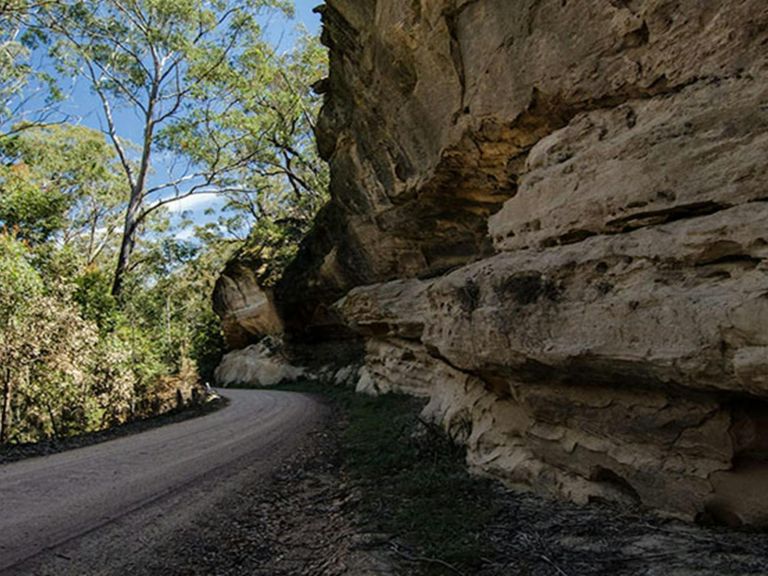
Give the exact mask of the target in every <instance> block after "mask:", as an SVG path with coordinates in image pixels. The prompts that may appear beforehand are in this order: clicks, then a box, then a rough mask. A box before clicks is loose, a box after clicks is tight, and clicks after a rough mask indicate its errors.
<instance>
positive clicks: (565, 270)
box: [245, 0, 768, 524]
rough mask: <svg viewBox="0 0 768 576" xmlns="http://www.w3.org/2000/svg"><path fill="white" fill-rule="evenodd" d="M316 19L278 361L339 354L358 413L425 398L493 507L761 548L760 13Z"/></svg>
mask: <svg viewBox="0 0 768 576" xmlns="http://www.w3.org/2000/svg"><path fill="white" fill-rule="evenodd" d="M322 12H323V18H324V22H325V30H324V35H323V37H324V41H325V42H326V44H327V45H328V46H329V47H330V50H331V73H330V78H329V81H328V82H327V85H328V88H329V92H328V96H327V102H326V105H325V108H324V112H323V114H322V117H321V118H320V120H319V123H318V142H319V146H320V149H321V152H322V154H323V155H324V156H325V157H326V158H327V159H328V160H329V161H330V164H331V171H332V182H331V194H332V202H331V203H330V205H329V206H328V207H327V208H326V209H325V210H324V212H323V213H322V214H321V217H320V218H319V220H318V224H317V226H316V228H315V231H314V232H313V233H312V234H311V235H310V237H309V238H308V240H307V241H306V242H305V244H304V246H303V248H302V250H301V252H300V254H299V257H298V258H297V260H296V261H295V262H294V264H293V265H292V266H290V267H289V268H288V270H287V271H286V273H285V274H284V276H283V278H282V280H281V281H280V282H278V284H277V286H276V289H275V302H276V306H277V308H278V310H279V314H280V317H281V321H282V324H283V325H284V326H285V327H286V330H287V334H288V336H289V339H291V340H292V341H294V342H301V343H302V344H304V345H306V344H310V345H311V344H312V343H313V342H316V341H318V340H319V339H321V338H326V339H327V338H328V337H329V336H331V335H333V336H334V337H338V336H339V335H344V336H349V335H350V334H354V335H356V336H357V337H358V338H361V339H363V340H364V342H365V345H364V349H365V354H364V356H365V358H364V360H365V367H364V369H363V370H362V372H361V377H360V382H359V386H358V387H359V388H360V389H361V390H366V391H371V392H381V391H387V390H401V391H407V392H409V393H413V394H417V395H420V396H425V397H429V398H430V404H429V406H428V408H427V415H428V416H430V417H431V418H433V419H435V420H436V421H439V422H441V423H442V424H443V426H444V427H445V428H446V430H448V431H449V432H450V433H451V434H452V435H453V436H454V437H455V438H456V439H457V440H459V441H462V442H465V443H466V444H467V446H468V448H469V460H470V463H471V464H472V465H473V466H474V467H475V468H476V469H477V470H479V471H482V472H485V473H490V474H494V475H496V476H498V477H501V478H503V479H505V480H506V481H507V482H508V483H509V484H510V485H513V486H516V487H521V488H528V489H534V490H537V491H541V492H547V493H550V494H554V495H558V496H564V497H567V498H571V499H574V500H576V501H580V502H584V501H588V500H589V499H591V498H596V497H599V498H611V499H618V500H630V501H634V502H640V503H643V504H645V505H648V506H651V507H654V508H657V509H660V510H663V511H666V512H670V513H673V514H679V515H683V516H686V517H689V518H693V517H712V518H715V519H717V520H721V521H726V522H729V523H733V524H739V523H753V524H768V499H766V498H765V495H764V487H765V486H766V485H768V424H767V422H768V163H767V162H766V158H768V6H767V5H766V4H765V2H763V1H762V0H729V1H726V2H718V3H713V2H699V1H697V0H674V1H673V0H631V1H628V0H627V1H624V0H622V1H599V2H598V1H594V0H585V1H583V2H573V1H564V0H563V1H561V0H556V1H555V0H552V1H549V0H546V1H541V0H416V1H411V0H389V1H387V2H384V1H376V0H328V2H327V5H326V6H324V7H323V8H322ZM246 300H247V299H246ZM245 307H246V308H247V305H246V306H245Z"/></svg>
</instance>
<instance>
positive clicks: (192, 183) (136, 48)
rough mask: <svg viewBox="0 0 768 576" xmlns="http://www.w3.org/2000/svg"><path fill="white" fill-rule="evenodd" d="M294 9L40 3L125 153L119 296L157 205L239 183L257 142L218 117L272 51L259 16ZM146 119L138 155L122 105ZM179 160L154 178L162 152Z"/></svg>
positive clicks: (69, 66)
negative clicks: (123, 123)
mask: <svg viewBox="0 0 768 576" xmlns="http://www.w3.org/2000/svg"><path fill="white" fill-rule="evenodd" d="M265 8H272V9H282V10H284V11H286V12H287V11H289V10H290V8H289V3H287V2H286V1H285V0H249V1H238V0H107V1H103V2H93V1H90V2H84V1H73V0H70V1H64V2H61V3H60V4H56V5H53V6H51V7H49V8H46V9H41V10H40V12H39V14H40V21H41V22H42V24H43V25H44V26H45V27H46V28H47V29H49V30H52V31H53V33H54V34H55V35H57V36H58V37H59V39H60V40H59V41H58V42H57V43H56V44H55V48H54V51H53V53H54V55H55V56H56V57H57V58H58V61H59V63H60V66H61V70H62V72H67V73H77V74H80V75H82V76H83V77H84V78H85V79H86V80H87V81H88V82H89V84H90V86H91V88H92V89H93V91H94V92H95V93H96V95H97V96H98V98H99V100H100V102H101V105H102V115H103V129H104V131H105V133H106V134H107V135H108V137H109V139H110V140H111V143H112V145H113V146H114V148H115V151H116V153H117V155H118V157H119V160H120V163H121V166H122V170H123V173H124V179H125V184H126V189H127V191H128V193H127V196H128V201H127V207H126V210H125V215H124V222H123V226H122V240H121V246H120V250H119V254H118V259H117V264H116V269H115V274H114V283H113V289H112V291H113V294H115V295H116V296H119V295H120V293H121V291H122V288H123V284H124V277H125V274H126V272H127V270H128V268H129V265H130V260H131V257H132V255H133V252H134V249H135V246H136V241H137V234H138V230H139V227H140V225H141V223H142V221H143V220H144V219H146V218H147V217H148V216H149V215H150V214H151V213H152V212H153V211H155V210H157V209H159V208H160V207H162V206H164V205H167V204H168V203H170V202H172V201H174V200H177V199H180V198H183V197H186V196H190V195H192V194H197V193H201V192H211V191H214V192H220V191H225V190H227V189H232V188H233V187H234V188H241V186H238V185H236V184H233V182H232V180H231V179H229V178H228V177H229V176H231V175H232V174H233V173H235V172H236V171H237V170H238V169H240V168H241V167H243V166H244V165H245V164H246V163H247V161H248V160H249V158H250V157H251V155H252V154H253V151H252V150H249V149H248V146H246V145H245V144H244V138H245V135H244V134H243V133H242V132H241V131H232V130H228V126H227V125H226V124H222V123H221V122H220V120H221V119H222V118H226V117H227V115H229V114H231V113H232V112H233V111H234V110H237V109H239V108H241V107H242V104H243V102H244V100H246V99H247V97H246V96H244V94H243V92H242V90H241V89H242V87H243V86H242V84H239V83H238V81H237V79H238V78H239V77H240V76H241V75H242V70H243V68H250V69H253V68H255V67H257V66H260V65H261V64H262V63H263V62H262V61H263V59H264V58H268V57H269V55H270V54H271V51H270V50H269V49H268V48H267V45H266V43H265V42H264V41H263V40H262V38H261V31H260V28H259V25H258V23H257V14H258V13H259V11H260V10H262V9H265ZM126 110H129V111H130V113H132V114H134V115H135V116H136V117H138V119H139V124H140V126H139V128H140V129H139V130H138V131H137V132H138V133H139V134H137V135H138V138H137V139H138V154H137V155H136V156H135V157H133V156H132V155H131V153H130V150H129V148H128V145H127V142H128V141H129V139H130V134H126V133H121V131H120V129H119V123H118V121H117V119H116V115H117V114H118V113H121V112H122V113H126ZM163 150H166V151H171V152H173V153H175V154H177V155H179V157H180V158H183V159H184V162H183V166H182V165H181V162H175V163H174V164H173V166H171V168H170V170H169V174H168V175H167V178H163V179H162V180H158V179H157V178H151V171H152V165H153V159H154V157H155V156H156V155H157V153H158V152H161V151H163Z"/></svg>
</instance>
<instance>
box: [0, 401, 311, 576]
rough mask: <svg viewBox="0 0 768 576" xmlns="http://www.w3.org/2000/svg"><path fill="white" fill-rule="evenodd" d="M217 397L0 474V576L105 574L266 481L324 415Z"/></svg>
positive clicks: (304, 405)
mask: <svg viewBox="0 0 768 576" xmlns="http://www.w3.org/2000/svg"><path fill="white" fill-rule="evenodd" d="M225 396H226V397H227V398H229V399H230V401H231V402H230V404H229V406H227V407H226V408H224V409H222V410H219V411H217V412H214V413H213V414H209V415H207V416H204V417H201V418H196V419H192V420H187V421H185V422H181V423H179V424H174V425H171V426H167V427H163V428H157V429H154V430H151V431H148V432H144V433H141V434H137V435H134V436H129V437H126V438H121V439H118V440H113V441H110V442H105V443H103V444H98V445H95V446H90V447H88V448H81V449H78V450H72V451H70V452H64V453H61V454H56V455H53V456H47V457H44V458H36V459H31V460H26V461H22V462H18V463H14V464H6V465H3V466H0V574H2V575H3V576H6V575H22V574H23V575H25V576H27V575H47V574H57V575H63V574H111V573H112V572H111V571H110V566H111V565H114V563H115V562H114V560H115V559H116V558H118V557H119V558H120V559H121V560H122V561H124V559H125V558H126V557H133V558H136V559H139V558H140V557H141V555H142V554H147V553H151V550H152V549H155V548H157V547H158V546H160V545H162V542H163V541H164V540H167V539H169V538H171V537H172V535H173V534H174V532H176V530H177V529H178V528H179V527H183V526H184V525H185V522H186V520H188V519H189V518H192V517H194V516H196V515H200V514H205V513H206V511H207V510H213V509H215V508H216V506H217V504H218V503H219V502H220V501H221V500H222V499H223V498H224V497H225V496H226V495H227V494H230V493H232V492H233V491H236V490H237V489H238V487H239V486H240V485H241V484H243V483H244V482H250V483H252V482H253V480H254V477H258V476H263V477H265V478H266V477H267V476H269V475H270V474H271V473H272V472H273V471H274V470H275V469H276V467H277V466H278V465H279V464H280V462H281V461H282V460H283V459H284V458H285V457H287V456H288V455H290V454H291V453H292V451H293V450H295V449H296V447H297V446H298V445H299V444H300V443H301V442H302V440H303V438H304V437H305V436H306V434H307V433H308V432H309V431H311V430H312V429H313V428H315V427H316V426H317V425H318V424H319V423H320V421H321V420H322V417H323V414H324V408H323V407H322V405H320V404H319V403H318V402H317V401H316V400H314V399H313V398H311V397H309V396H305V395H301V394H291V393H286V392H266V391H237V390H229V391H226V392H225Z"/></svg>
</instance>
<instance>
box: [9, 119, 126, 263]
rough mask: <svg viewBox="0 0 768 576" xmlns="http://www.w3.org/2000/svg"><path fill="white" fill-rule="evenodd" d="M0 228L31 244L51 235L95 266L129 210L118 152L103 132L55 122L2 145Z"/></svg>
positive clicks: (85, 261) (18, 134)
mask: <svg viewBox="0 0 768 576" xmlns="http://www.w3.org/2000/svg"><path fill="white" fill-rule="evenodd" d="M0 159H2V164H0V224H2V225H4V226H5V227H6V228H7V229H15V230H16V232H17V234H18V235H19V236H20V237H21V238H24V239H26V240H28V241H30V242H33V243H38V244H39V243H43V242H46V241H47V240H48V239H49V238H51V237H52V236H56V237H57V240H58V241H59V242H60V244H61V245H63V246H71V247H72V248H73V249H74V250H76V251H77V252H78V253H79V254H82V255H83V257H84V262H83V265H84V267H87V266H90V265H92V264H93V263H94V262H95V261H96V259H97V258H98V257H99V256H100V255H101V254H102V253H103V252H104V251H105V250H106V249H107V248H108V247H109V245H110V242H111V241H113V240H114V232H115V230H116V229H117V227H118V224H119V216H120V215H121V214H122V211H123V209H124V206H125V197H124V194H123V193H122V192H123V191H122V188H121V187H120V184H121V180H120V174H119V171H118V165H117V159H116V157H115V153H114V150H113V149H112V148H111V146H110V145H109V144H108V143H107V142H106V140H105V139H104V136H103V135H102V134H101V132H99V131H97V130H92V129H90V128H86V127H84V126H73V125H70V124H57V125H53V126H45V127H30V128H28V129H26V130H24V131H21V132H19V133H17V134H15V135H13V136H8V137H6V138H5V139H3V140H2V141H0Z"/></svg>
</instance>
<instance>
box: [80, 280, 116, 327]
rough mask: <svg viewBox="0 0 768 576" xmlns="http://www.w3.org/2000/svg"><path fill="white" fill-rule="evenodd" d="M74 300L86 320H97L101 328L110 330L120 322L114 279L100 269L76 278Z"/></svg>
mask: <svg viewBox="0 0 768 576" xmlns="http://www.w3.org/2000/svg"><path fill="white" fill-rule="evenodd" d="M75 285H76V286H77V289H76V290H75V293H74V300H75V302H77V304H79V305H80V313H81V315H82V316H83V318H85V319H86V320H89V321H91V322H95V323H96V325H97V326H98V327H99V329H100V330H102V331H106V332H110V331H112V330H114V328H115V327H116V325H117V322H118V307H117V301H116V300H115V298H114V296H112V293H111V290H110V289H111V287H112V281H111V279H110V278H109V276H108V275H107V274H106V273H105V272H104V271H103V270H98V269H92V270H88V271H86V272H85V273H83V274H81V275H80V276H78V277H77V278H75Z"/></svg>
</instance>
